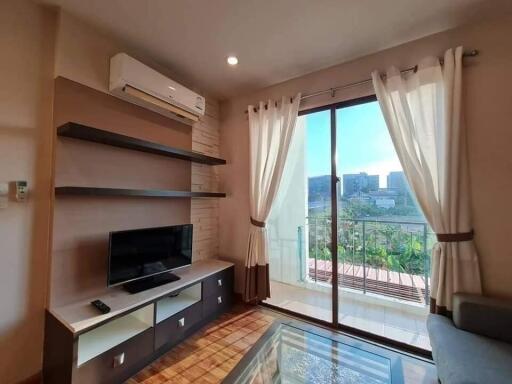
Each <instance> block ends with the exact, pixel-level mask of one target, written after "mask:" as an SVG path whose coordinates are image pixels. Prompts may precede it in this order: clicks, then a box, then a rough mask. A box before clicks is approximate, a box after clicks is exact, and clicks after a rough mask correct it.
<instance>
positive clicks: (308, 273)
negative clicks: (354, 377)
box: [265, 110, 332, 323]
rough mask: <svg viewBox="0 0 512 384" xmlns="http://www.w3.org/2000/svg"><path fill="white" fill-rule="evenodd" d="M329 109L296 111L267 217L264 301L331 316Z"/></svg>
mask: <svg viewBox="0 0 512 384" xmlns="http://www.w3.org/2000/svg"><path fill="white" fill-rule="evenodd" d="M331 217H332V211H331V112H330V110H325V111H320V112H314V113H308V114H306V115H303V116H300V117H299V121H298V125H297V127H296V130H295V135H294V137H293V140H292V143H291V146H290V150H289V154H288V158H287V161H286V166H285V170H284V172H283V178H282V181H281V186H280V189H279V192H278V195H277V197H276V201H275V203H274V205H273V208H272V212H271V214H270V218H269V220H268V221H267V229H268V237H269V243H270V291H271V298H270V299H267V300H266V301H265V303H267V304H270V305H273V306H276V307H279V308H282V309H285V310H288V311H292V312H295V313H298V314H300V315H304V316H308V317H311V318H315V319H318V320H322V321H326V322H329V323H331V322H332V285H331V279H332V266H331V265H332V258H331V250H332V237H331V222H332V221H331Z"/></svg>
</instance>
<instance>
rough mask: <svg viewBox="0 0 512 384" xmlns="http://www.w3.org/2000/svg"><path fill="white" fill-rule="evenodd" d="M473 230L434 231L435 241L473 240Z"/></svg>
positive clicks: (457, 241) (458, 241) (455, 241)
mask: <svg viewBox="0 0 512 384" xmlns="http://www.w3.org/2000/svg"><path fill="white" fill-rule="evenodd" d="M474 234H475V233H474V231H473V230H471V231H469V232H460V233H436V237H437V241H439V242H441V243H460V242H462V241H470V240H473V237H474Z"/></svg>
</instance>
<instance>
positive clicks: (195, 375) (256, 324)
mask: <svg viewBox="0 0 512 384" xmlns="http://www.w3.org/2000/svg"><path fill="white" fill-rule="evenodd" d="M274 319H275V317H273V316H271V315H270V314H269V313H266V312H263V311H261V310H258V309H257V308H255V307H251V308H249V309H247V308H242V307H240V308H237V309H235V310H234V311H232V312H231V313H229V314H226V315H223V316H221V317H220V318H219V319H218V320H216V321H214V322H212V323H211V324H209V325H207V326H206V327H204V328H203V329H201V330H200V331H199V332H197V333H196V334H194V335H193V336H192V337H189V338H188V339H187V340H185V341H184V342H182V343H181V344H179V345H178V346H176V347H174V348H173V349H172V350H171V351H169V352H168V353H167V354H165V355H164V356H162V357H161V358H160V359H158V360H156V361H155V362H153V363H152V364H151V365H149V366H147V367H146V368H145V369H143V370H142V371H140V372H139V373H138V374H137V375H135V376H134V377H132V378H131V379H130V380H128V381H127V383H126V384H163V383H166V384H167V383H168V384H171V383H172V384H174V383H176V384H188V383H205V384H206V383H220V382H221V381H222V379H223V378H224V377H226V375H227V374H228V373H229V372H230V371H231V370H232V369H233V367H234V366H235V365H236V364H237V363H238V362H239V361H240V359H241V358H242V356H243V355H244V354H245V353H246V352H247V351H248V350H249V349H250V348H251V346H252V345H253V344H254V343H255V342H256V341H257V340H258V339H259V338H260V336H261V335H262V334H263V333H264V332H265V331H266V330H267V328H268V327H269V326H270V324H271V323H272V322H273V321H274Z"/></svg>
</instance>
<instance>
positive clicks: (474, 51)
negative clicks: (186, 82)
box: [245, 49, 480, 113]
mask: <svg viewBox="0 0 512 384" xmlns="http://www.w3.org/2000/svg"><path fill="white" fill-rule="evenodd" d="M479 53H480V52H479V51H478V49H472V50H471V51H467V52H464V53H463V54H462V57H475V56H478V54H479ZM439 62H440V63H441V65H443V64H444V59H442V58H440V59H439ZM417 70H418V65H415V66H414V67H409V68H406V69H402V70H401V71H400V73H402V74H403V73H408V72H416V71H417ZM383 76H385V75H383ZM371 82H372V79H371V78H369V79H365V80H360V81H356V82H354V83H348V84H343V85H339V86H337V87H332V88H328V89H323V90H321V91H317V92H313V93H309V94H307V95H304V96H302V97H301V98H300V100H301V101H302V100H306V99H309V98H311V97H316V96H320V95H325V94H326V93H330V94H331V97H334V96H335V95H336V91H340V90H342V89H347V88H352V87H357V86H360V85H364V84H368V83H371ZM290 100H293V98H292V99H290ZM276 104H277V102H276ZM265 108H267V105H266V104H265ZM256 111H257V108H254V112H256ZM245 113H247V110H246V111H245Z"/></svg>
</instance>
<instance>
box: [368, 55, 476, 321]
mask: <svg viewBox="0 0 512 384" xmlns="http://www.w3.org/2000/svg"><path fill="white" fill-rule="evenodd" d="M462 54H463V50H462V47H458V48H456V49H455V51H454V50H452V49H449V50H447V51H446V53H445V55H444V66H442V65H441V63H440V61H439V59H438V58H437V57H428V58H425V59H424V60H422V61H421V62H420V63H419V65H418V67H417V71H415V73H409V74H401V73H400V71H399V70H398V69H396V68H394V67H392V68H390V69H389V70H388V71H387V76H386V80H383V79H382V78H381V76H380V75H379V73H378V72H373V73H372V80H373V85H374V88H375V92H376V94H377V98H378V100H379V103H380V106H381V109H382V112H383V114H384V117H385V120H386V124H387V126H388V129H389V132H390V134H391V138H392V140H393V143H394V146H395V149H396V151H397V153H398V157H399V159H400V162H401V163H402V167H403V169H404V172H405V175H406V177H407V179H408V181H409V184H410V185H411V188H412V190H413V191H414V193H415V195H416V198H417V200H418V202H419V204H420V206H421V208H422V209H423V213H424V214H425V217H426V218H427V220H428V222H429V224H430V225H431V227H432V228H433V230H434V232H435V233H436V234H437V240H438V242H437V243H436V244H435V246H434V248H433V251H432V277H431V311H432V312H436V313H448V314H449V312H450V311H451V309H452V294H453V293H454V292H470V293H481V281H480V271H479V265H478V255H477V252H476V249H475V246H474V243H473V229H472V223H471V212H470V199H469V198H470V196H469V180H468V167H467V154H466V150H467V149H466V132H465V130H464V124H463V119H462V113H461V87H462Z"/></svg>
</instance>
